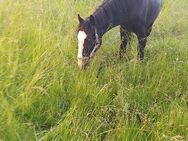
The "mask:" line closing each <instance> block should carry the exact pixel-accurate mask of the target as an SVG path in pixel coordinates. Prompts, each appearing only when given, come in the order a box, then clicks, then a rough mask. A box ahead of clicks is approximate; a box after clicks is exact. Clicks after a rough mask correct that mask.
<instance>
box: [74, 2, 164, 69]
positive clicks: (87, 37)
mask: <svg viewBox="0 0 188 141" xmlns="http://www.w3.org/2000/svg"><path fill="white" fill-rule="evenodd" d="M161 3H162V2H161V0H104V2H103V3H102V5H100V6H99V7H98V8H97V9H96V11H95V12H94V13H93V14H92V15H91V16H89V17H87V18H86V19H83V18H81V16H80V15H79V14H78V20H79V25H78V29H77V37H78V56H77V59H78V65H79V67H80V68H81V69H83V68H85V66H86V65H87V63H88V62H89V59H90V58H92V57H93V56H94V55H95V53H96V51H97V50H98V49H99V48H100V46H101V44H102V36H103V35H104V34H105V33H106V32H107V31H109V30H110V29H112V28H113V27H116V26H120V35H121V45H120V50H119V56H120V58H122V57H124V56H125V53H126V46H127V43H128V42H129V41H130V34H131V32H133V33H135V34H136V36H137V39H138V55H139V58H140V60H143V59H144V48H145V46H146V42H147V37H148V36H149V35H150V32H151V30H152V26H153V23H154V21H155V20H156V18H157V16H158V15H159V12H160V9H161Z"/></svg>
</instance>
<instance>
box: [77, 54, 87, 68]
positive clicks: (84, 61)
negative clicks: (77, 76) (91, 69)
mask: <svg viewBox="0 0 188 141" xmlns="http://www.w3.org/2000/svg"><path fill="white" fill-rule="evenodd" d="M89 59H90V58H89V57H84V58H77V63H78V67H79V68H80V69H81V70H83V69H85V68H86V66H87V64H88V63H89Z"/></svg>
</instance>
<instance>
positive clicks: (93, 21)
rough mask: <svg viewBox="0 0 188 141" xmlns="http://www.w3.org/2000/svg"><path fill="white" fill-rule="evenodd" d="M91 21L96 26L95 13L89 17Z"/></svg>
mask: <svg viewBox="0 0 188 141" xmlns="http://www.w3.org/2000/svg"><path fill="white" fill-rule="evenodd" d="M89 21H90V23H91V25H93V26H95V18H94V16H93V15H91V16H90V17H89Z"/></svg>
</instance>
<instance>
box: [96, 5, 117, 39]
mask: <svg viewBox="0 0 188 141" xmlns="http://www.w3.org/2000/svg"><path fill="white" fill-rule="evenodd" d="M113 5H114V3H110V2H106V3H103V4H102V5H101V6H100V7H99V8H98V9H97V10H96V11H95V12H94V13H93V16H94V17H95V22H96V28H97V32H98V34H99V36H100V37H102V36H103V35H104V34H105V33H106V32H107V31H108V30H110V29H111V28H113V27H115V26H117V25H118V24H119V21H117V20H116V18H115V16H116V15H117V14H118V13H114V12H113V11H114V9H115V7H114V6H113ZM115 14H116V15H115Z"/></svg>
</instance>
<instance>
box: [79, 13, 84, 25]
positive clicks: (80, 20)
mask: <svg viewBox="0 0 188 141" xmlns="http://www.w3.org/2000/svg"><path fill="white" fill-rule="evenodd" d="M78 21H79V23H80V24H81V23H83V21H84V19H83V18H81V17H80V14H78Z"/></svg>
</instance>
